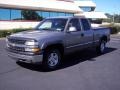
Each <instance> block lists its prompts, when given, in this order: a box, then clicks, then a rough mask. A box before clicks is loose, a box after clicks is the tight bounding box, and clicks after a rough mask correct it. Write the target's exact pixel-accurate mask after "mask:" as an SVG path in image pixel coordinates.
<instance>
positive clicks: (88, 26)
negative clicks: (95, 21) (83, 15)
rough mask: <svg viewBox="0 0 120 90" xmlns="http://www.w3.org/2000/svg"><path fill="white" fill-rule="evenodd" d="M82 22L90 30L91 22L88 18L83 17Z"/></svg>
mask: <svg viewBox="0 0 120 90" xmlns="http://www.w3.org/2000/svg"><path fill="white" fill-rule="evenodd" d="M81 23H82V26H83V29H84V30H85V31H86V30H90V24H89V22H88V20H87V19H81Z"/></svg>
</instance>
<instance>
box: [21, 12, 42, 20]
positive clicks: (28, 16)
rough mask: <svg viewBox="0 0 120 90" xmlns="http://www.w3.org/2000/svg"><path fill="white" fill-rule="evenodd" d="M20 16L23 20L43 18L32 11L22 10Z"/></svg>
mask: <svg viewBox="0 0 120 90" xmlns="http://www.w3.org/2000/svg"><path fill="white" fill-rule="evenodd" d="M21 14H22V16H23V19H24V20H42V19H43V18H42V17H41V16H39V15H38V13H37V12H35V11H32V10H22V11H21Z"/></svg>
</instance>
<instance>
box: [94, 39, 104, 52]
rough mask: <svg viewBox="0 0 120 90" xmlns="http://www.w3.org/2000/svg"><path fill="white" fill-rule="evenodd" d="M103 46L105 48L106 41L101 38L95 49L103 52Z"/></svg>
mask: <svg viewBox="0 0 120 90" xmlns="http://www.w3.org/2000/svg"><path fill="white" fill-rule="evenodd" d="M105 48H106V41H105V40H101V42H100V45H99V46H98V47H97V48H96V50H97V52H98V53H99V54H103V53H104V52H105Z"/></svg>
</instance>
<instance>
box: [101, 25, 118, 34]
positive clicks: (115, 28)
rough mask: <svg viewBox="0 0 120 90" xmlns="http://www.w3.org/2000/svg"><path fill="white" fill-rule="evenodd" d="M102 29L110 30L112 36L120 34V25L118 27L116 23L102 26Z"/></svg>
mask: <svg viewBox="0 0 120 90" xmlns="http://www.w3.org/2000/svg"><path fill="white" fill-rule="evenodd" d="M102 27H108V28H110V33H111V34H117V33H118V32H120V25H116V24H114V23H111V24H109V25H102Z"/></svg>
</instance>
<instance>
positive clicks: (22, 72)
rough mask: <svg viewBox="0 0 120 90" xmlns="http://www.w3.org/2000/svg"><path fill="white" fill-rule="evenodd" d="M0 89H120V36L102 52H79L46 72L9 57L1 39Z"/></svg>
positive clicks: (114, 37) (113, 39)
mask: <svg viewBox="0 0 120 90" xmlns="http://www.w3.org/2000/svg"><path fill="white" fill-rule="evenodd" d="M0 90H120V36H112V38H111V41H110V42H109V43H108V44H107V49H106V52H105V54H103V55H98V54H96V52H95V50H94V49H92V50H84V51H81V52H76V53H73V54H71V55H68V56H66V57H65V59H64V61H63V63H62V65H61V67H60V68H58V69H57V70H55V71H46V72H45V71H43V70H42V69H41V66H40V65H32V64H23V63H16V62H15V61H14V60H13V59H11V58H9V57H8V56H7V52H6V51H5V40H4V39H0Z"/></svg>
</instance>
